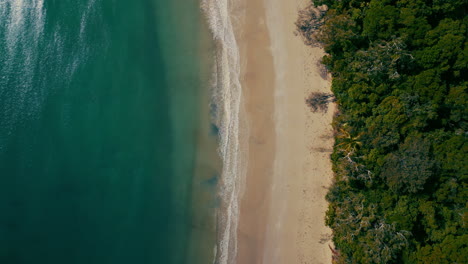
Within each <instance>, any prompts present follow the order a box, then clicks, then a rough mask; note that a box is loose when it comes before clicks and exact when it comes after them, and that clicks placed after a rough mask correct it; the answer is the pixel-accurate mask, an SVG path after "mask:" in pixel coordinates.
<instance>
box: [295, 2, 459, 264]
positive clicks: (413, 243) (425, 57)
mask: <svg viewBox="0 0 468 264" xmlns="http://www.w3.org/2000/svg"><path fill="white" fill-rule="evenodd" d="M321 5H326V6H327V7H328V10H327V11H322V12H320V11H310V10H309V12H306V11H303V12H302V13H301V14H300V18H299V21H298V23H297V26H298V31H299V33H300V34H302V37H303V38H304V39H305V40H306V43H307V44H309V45H314V44H317V43H318V44H320V45H322V46H323V47H324V48H325V51H326V52H327V55H326V56H325V57H324V58H323V63H324V64H325V65H326V67H327V68H328V70H329V71H330V72H331V74H332V76H333V81H332V91H333V93H334V95H335V98H336V102H337V104H338V111H337V113H336V116H335V118H334V123H333V126H334V130H335V140H336V142H335V148H334V152H333V154H332V161H333V169H334V172H335V180H334V183H333V185H332V187H331V188H330V190H329V193H328V195H327V199H328V201H329V203H330V204H329V209H328V212H327V216H326V223H327V225H328V226H330V227H331V228H332V229H333V234H334V238H333V240H334V243H335V246H336V248H337V249H338V250H339V252H340V254H339V256H337V257H338V258H337V259H336V262H337V263H425V264H428V263H436V264H444V263H468V247H467V246H468V245H467V244H468V232H467V230H468V229H467V220H468V210H467V204H468V143H467V136H468V131H467V129H468V123H467V122H468V111H467V102H468V94H467V88H468V80H467V79H468V71H467V65H468V45H467V33H468V32H467V27H468V16H467V6H468V2H467V1H465V0H361V1H359V0H340V1H338V0H322V1H315V6H321ZM307 14H309V19H307V18H306V17H307ZM311 27H313V28H312V29H311Z"/></svg>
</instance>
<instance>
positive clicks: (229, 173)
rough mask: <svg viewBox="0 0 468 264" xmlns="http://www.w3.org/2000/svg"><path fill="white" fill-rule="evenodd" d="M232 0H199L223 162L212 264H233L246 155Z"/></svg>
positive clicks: (214, 113)
mask: <svg viewBox="0 0 468 264" xmlns="http://www.w3.org/2000/svg"><path fill="white" fill-rule="evenodd" d="M234 4H235V3H234V1H232V0H203V1H202V10H203V11H204V13H205V15H206V18H207V21H208V24H209V27H210V29H211V32H212V34H213V38H214V41H215V44H216V48H217V49H216V54H215V60H216V61H215V65H214V70H213V77H212V80H213V84H212V86H213V92H212V104H213V113H212V114H213V119H214V123H215V124H216V125H217V127H218V128H219V153H220V155H221V158H222V160H223V169H222V175H221V180H220V182H219V197H220V200H221V204H220V207H219V209H218V212H217V229H218V242H217V246H216V249H215V251H216V254H215V260H214V263H217V264H230V263H235V259H236V255H237V225H238V219H239V202H240V198H241V196H242V190H243V182H244V178H245V168H246V164H245V163H246V162H245V161H246V160H247V159H246V155H245V154H246V153H247V151H246V150H245V149H243V148H242V147H241V142H240V134H241V132H242V131H241V130H243V129H244V127H241V125H240V114H241V112H242V102H241V98H242V89H241V83H240V74H241V73H240V71H241V65H240V54H239V48H238V46H237V42H236V38H235V34H234V27H233V23H232V17H231V16H232V14H231V11H232V8H233V7H234Z"/></svg>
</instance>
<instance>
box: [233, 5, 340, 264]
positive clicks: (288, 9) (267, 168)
mask: <svg viewBox="0 0 468 264" xmlns="http://www.w3.org/2000/svg"><path fill="white" fill-rule="evenodd" d="M307 2H308V1H302V0H300V1H299V0H297V1H281V0H248V1H245V0H244V3H243V5H242V9H243V10H244V12H245V14H244V15H245V16H244V19H245V21H244V22H243V23H242V27H241V28H240V29H238V30H237V35H236V37H237V42H238V44H239V47H240V52H241V62H242V65H243V67H242V69H241V72H242V80H241V81H242V86H243V88H242V89H243V95H244V99H245V108H246V117H245V118H246V119H247V122H248V124H249V129H250V135H249V136H248V138H245V139H244V140H247V141H248V144H249V159H248V168H247V176H246V189H245V193H244V195H243V198H242V201H241V208H240V220H239V228H238V255H237V263H239V264H250V263H265V264H276V263H279V264H283V263H284V264H294V263H301V264H302V263H309V264H316V263H317V264H319V263H331V251H330V249H329V248H328V245H329V244H330V245H331V240H330V236H331V230H330V229H328V228H327V227H326V226H325V223H324V217H325V211H326V208H327V202H326V201H325V194H326V191H327V190H326V188H327V186H329V184H330V183H331V178H332V170H331V162H330V160H329V155H330V153H331V150H332V146H333V137H332V129H331V121H332V115H333V112H334V109H333V106H331V107H330V109H329V111H328V112H327V113H326V114H321V113H311V111H310V110H309V109H308V108H307V106H306V104H305V98H306V97H307V96H308V95H309V94H310V93H311V92H314V91H320V92H330V80H329V79H328V78H327V76H324V75H323V73H322V71H321V67H320V66H319V60H320V58H321V57H322V56H323V51H322V50H321V49H319V48H310V47H306V46H305V45H304V44H303V43H302V41H301V39H300V38H299V37H298V36H295V35H294V30H295V26H294V22H295V21H296V18H297V12H298V10H299V9H300V8H302V7H304V6H305V5H306V4H307Z"/></svg>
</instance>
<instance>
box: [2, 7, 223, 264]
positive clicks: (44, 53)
mask: <svg viewBox="0 0 468 264" xmlns="http://www.w3.org/2000/svg"><path fill="white" fill-rule="evenodd" d="M199 5H200V4H199V2H198V1H196V0H185V1H175V0H135V1H125V0H0V263H5V264H29V263H34V264H42V263H44V264H55V263H60V264H75V263H76V264H95V263H96V264H98V263H99V264H106V263H109V264H119V263H126V264H129V263H134V264H146V263H158V264H159V263H161V264H166V263H167V264H171V263H194V264H196V263H212V260H213V249H214V246H215V242H216V241H215V240H216V233H215V219H214V212H213V211H214V210H215V208H216V206H217V203H216V194H215V193H216V184H217V181H218V180H217V179H218V178H217V172H218V171H219V169H218V168H219V160H218V158H217V155H216V150H215V149H216V139H215V135H213V134H215V132H214V131H211V130H210V122H209V97H210V96H209V88H208V87H209V79H210V76H211V73H210V69H211V61H212V59H213V58H212V51H211V50H212V43H211V41H210V39H211V36H210V34H209V33H208V30H207V29H206V25H205V24H204V18H203V17H202V15H201V12H200V6H199ZM212 130H213V129H212Z"/></svg>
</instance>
